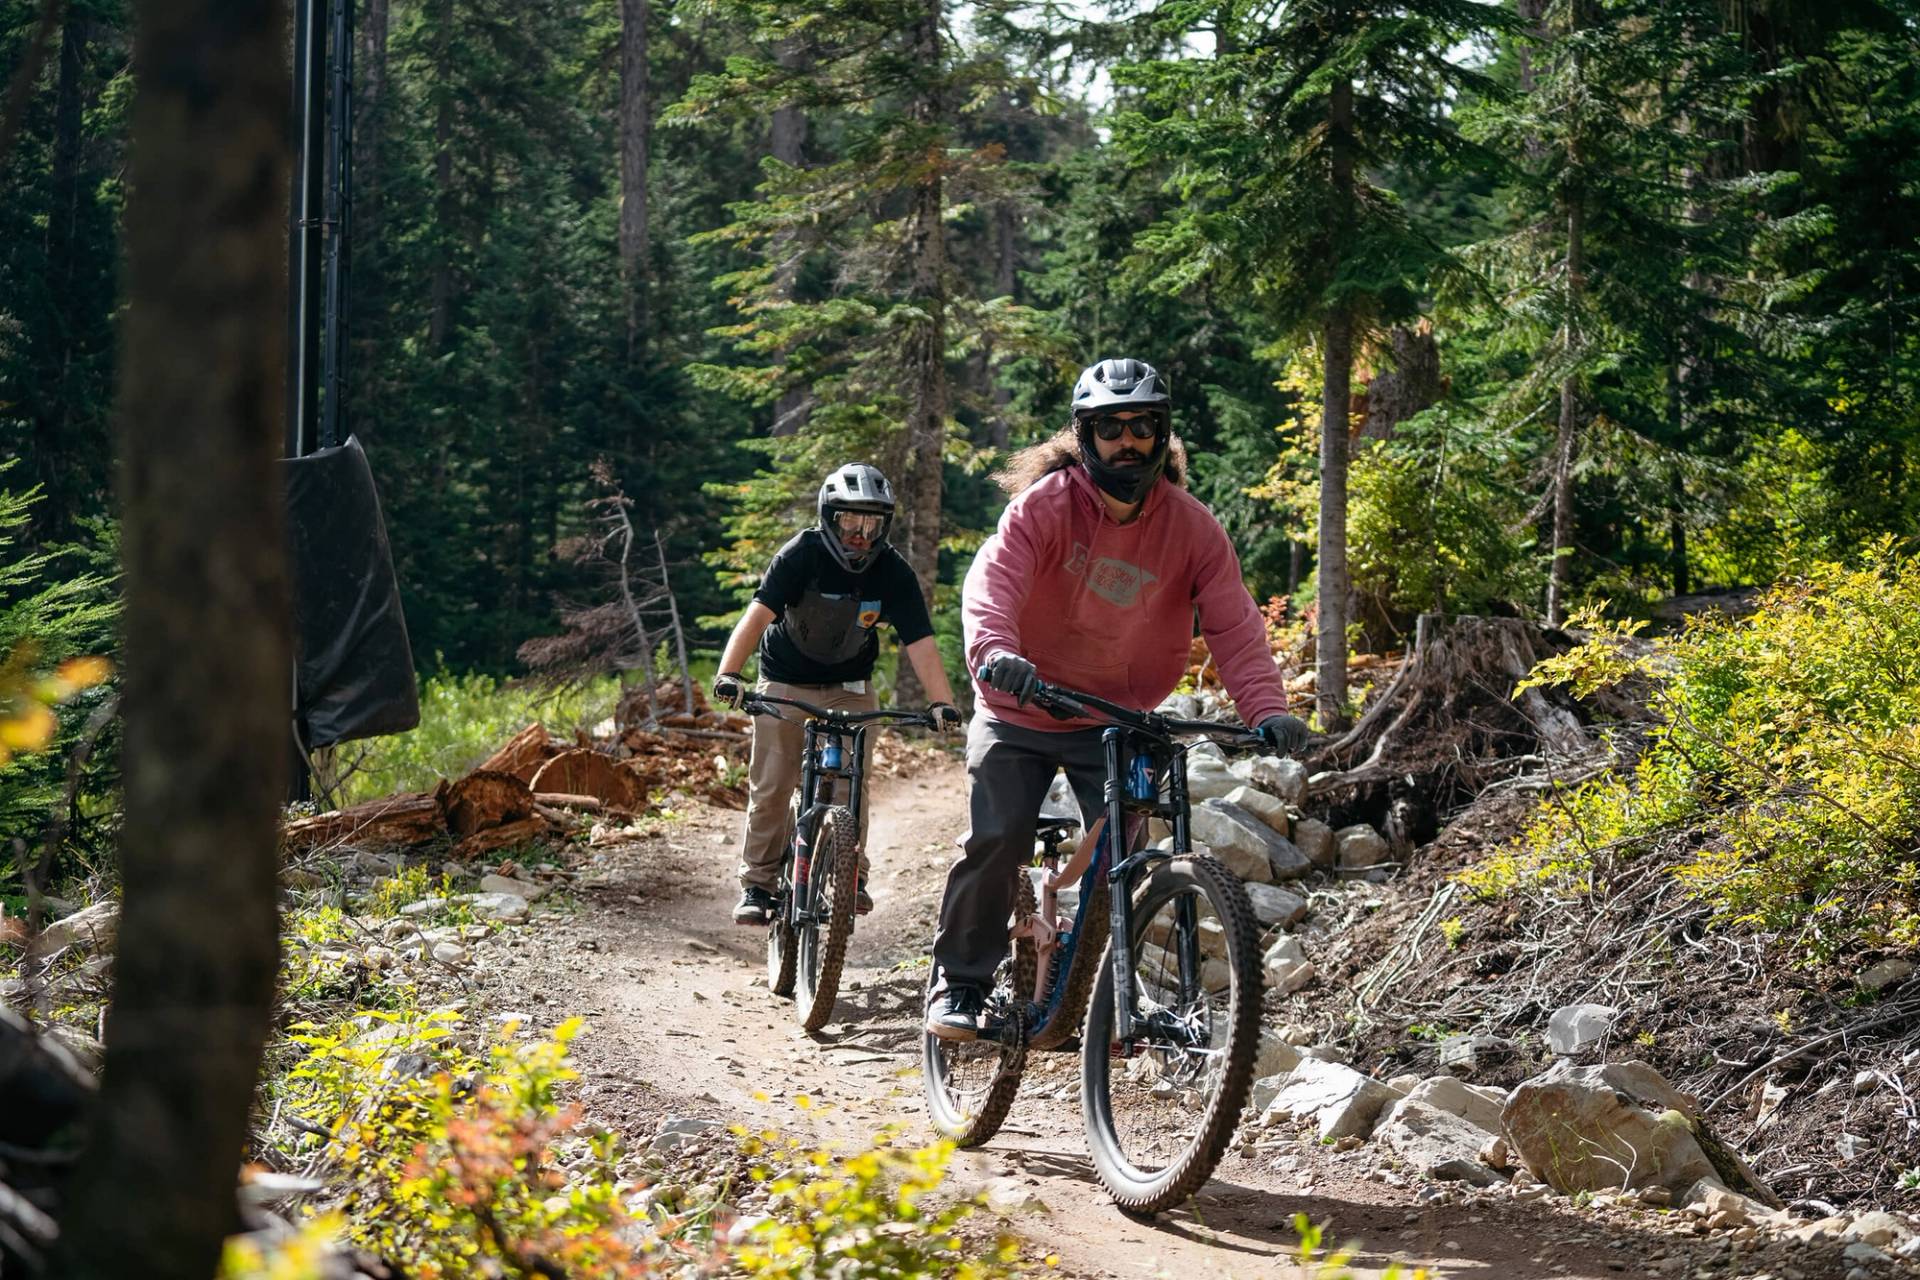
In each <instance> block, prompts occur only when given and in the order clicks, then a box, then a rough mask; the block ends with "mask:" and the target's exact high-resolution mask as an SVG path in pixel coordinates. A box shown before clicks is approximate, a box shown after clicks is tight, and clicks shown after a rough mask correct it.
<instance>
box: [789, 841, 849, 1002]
mask: <svg viewBox="0 0 1920 1280" xmlns="http://www.w3.org/2000/svg"><path fill="white" fill-rule="evenodd" d="M859 844H860V824H859V823H858V822H856V821H855V820H854V817H853V811H852V810H850V809H846V808H843V807H841V806H838V805H836V806H835V807H833V808H831V809H829V810H827V812H826V815H825V816H824V817H823V818H821V820H820V829H819V832H818V834H817V835H816V837H815V839H814V842H813V869H812V871H811V872H810V874H809V875H808V882H807V887H806V896H805V898H804V899H803V901H802V903H801V906H802V907H803V910H802V911H801V912H799V913H797V914H798V916H799V921H800V923H799V925H798V927H797V928H795V930H794V935H795V941H796V943H797V946H796V948H795V950H796V951H797V952H798V956H797V959H798V962H799V963H798V964H797V966H796V972H797V977H798V979H799V981H798V984H797V985H796V986H795V988H794V993H793V1007H794V1012H795V1013H797V1014H798V1015H799V1017H800V1025H801V1026H803V1027H805V1028H806V1029H807V1030H808V1031H818V1030H819V1029H820V1028H822V1027H824V1026H826V1025H827V1024H828V1023H829V1022H831V1021H833V1005H834V1001H836V1000H837V999H839V997H840V968H841V966H842V965H844V964H845V963H846V959H847V942H848V940H849V939H851V938H852V937H853V916H854V906H855V902H856V899H857V897H858V894H859V892H860V848H859Z"/></svg>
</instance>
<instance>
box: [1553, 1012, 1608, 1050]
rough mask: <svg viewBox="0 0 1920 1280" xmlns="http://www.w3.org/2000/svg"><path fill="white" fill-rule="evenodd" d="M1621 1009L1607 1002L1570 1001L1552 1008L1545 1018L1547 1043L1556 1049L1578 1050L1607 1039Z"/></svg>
mask: <svg viewBox="0 0 1920 1280" xmlns="http://www.w3.org/2000/svg"><path fill="white" fill-rule="evenodd" d="M1619 1016H1620V1011H1619V1010H1618V1009H1616V1008H1614V1007H1613V1006H1612V1005H1606V1004H1570V1005H1566V1006H1564V1007H1562V1008H1559V1009H1555V1010H1554V1011H1553V1016H1552V1017H1551V1018H1548V1019H1547V1047H1548V1048H1549V1049H1552V1050H1553V1051H1554V1052H1555V1053H1561V1054H1571V1053H1578V1052H1580V1051H1581V1050H1582V1049H1585V1048H1587V1047H1588V1046H1589V1045H1595V1044H1599V1043H1600V1042H1601V1041H1602V1040H1604V1039H1606V1037H1607V1032H1608V1031H1609V1030H1611V1029H1612V1027H1613V1020H1614V1019H1615V1018H1617V1017H1619Z"/></svg>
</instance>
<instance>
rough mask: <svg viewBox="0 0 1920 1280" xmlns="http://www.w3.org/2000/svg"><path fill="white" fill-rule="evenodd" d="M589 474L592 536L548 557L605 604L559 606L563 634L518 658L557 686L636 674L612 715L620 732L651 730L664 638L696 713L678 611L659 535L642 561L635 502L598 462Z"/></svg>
mask: <svg viewBox="0 0 1920 1280" xmlns="http://www.w3.org/2000/svg"><path fill="white" fill-rule="evenodd" d="M592 475H593V479H594V482H595V484H596V485H598V486H599V489H600V496H598V497H596V498H593V499H591V500H590V501H588V503H587V509H588V511H589V512H590V513H591V515H592V517H593V521H594V524H595V526H596V528H595V531H594V532H593V533H591V534H588V535H586V536H583V537H579V538H570V539H567V540H566V541H564V542H562V543H560V544H559V545H558V546H556V547H555V548H554V554H555V555H556V556H558V557H560V558H561V559H565V560H568V561H571V562H572V563H574V564H577V565H580V566H581V567H582V568H583V569H584V570H586V571H587V572H588V573H589V574H592V575H594V576H597V577H599V578H601V579H602V581H603V582H604V583H605V589H606V595H607V596H608V597H611V598H602V599H600V600H598V601H594V602H590V603H588V602H570V603H567V604H565V605H563V606H562V607H561V610H560V623H561V625H562V626H563V627H565V628H566V630H565V631H564V632H562V633H561V634H560V635H557V636H538V637H536V638H534V639H532V640H528V641H527V642H526V643H524V644H522V645H521V646H520V648H519V651H518V657H519V659H520V661H521V662H523V663H525V664H526V665H527V666H528V667H529V668H530V669H531V670H532V671H533V672H534V675H535V678H536V679H539V680H542V681H544V682H546V683H549V684H552V685H556V686H565V685H579V684H584V683H586V682H587V681H590V680H593V679H595V678H597V677H599V676H603V675H609V674H615V673H618V674H619V675H620V676H621V677H622V679H625V678H626V676H627V674H628V673H631V672H636V671H637V672H639V674H640V683H639V685H638V686H637V687H636V689H635V690H634V691H633V693H632V694H631V695H629V696H628V697H623V698H622V699H621V703H620V708H619V709H618V710H617V711H616V713H615V714H616V718H617V720H619V721H620V722H621V724H620V727H621V728H625V727H627V725H628V724H629V723H638V724H642V725H645V726H646V727H648V728H653V727H654V726H656V725H657V724H658V723H659V714H660V713H659V707H658V706H657V695H658V690H659V687H660V672H659V671H658V669H657V667H656V664H655V661H654V652H655V650H656V649H657V648H658V647H659V646H660V644H661V643H662V642H663V641H665V640H666V639H668V638H669V637H671V639H672V641H673V655H674V665H675V667H677V673H676V674H677V676H678V683H679V685H680V694H681V701H682V702H683V704H684V707H685V710H686V711H688V712H693V711H695V710H697V707H696V706H695V695H694V690H693V677H692V674H691V672H690V670H689V668H688V665H687V640H686V633H685V629H684V627H683V626H682V625H681V621H680V605H679V602H678V601H677V600H676V599H675V598H674V595H673V582H672V577H671V573H670V566H669V565H668V563H667V555H666V548H665V544H664V543H663V542H662V540H661V537H660V531H659V530H658V529H655V530H653V548H652V550H653V555H652V556H648V555H647V554H646V548H644V547H643V546H640V545H639V534H638V532H637V531H636V530H635V529H634V527H633V519H632V510H633V499H631V498H629V497H627V495H626V494H625V492H623V491H622V490H621V488H620V487H619V484H618V483H617V482H616V481H615V480H614V478H613V471H612V468H611V467H610V466H608V465H607V463H606V462H605V461H604V460H602V461H599V462H596V463H594V464H593V468H592Z"/></svg>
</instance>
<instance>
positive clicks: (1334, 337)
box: [1314, 79, 1354, 729]
mask: <svg viewBox="0 0 1920 1280" xmlns="http://www.w3.org/2000/svg"><path fill="white" fill-rule="evenodd" d="M1327 124H1328V140H1327V146H1328V149H1329V156H1330V159H1331V162H1332V170H1333V173H1332V176H1333V198H1334V207H1335V209H1336V210H1342V211H1344V210H1350V209H1351V208H1352V207H1353V181H1354V179H1353V149H1352V135H1353V84H1352V82H1351V81H1348V80H1344V79H1343V80H1341V81H1339V82H1338V83H1336V84H1335V85H1334V86H1333V91H1332V93H1331V94H1330V95H1329V100H1328V104H1327ZM1338 266H1339V264H1338V263H1337V262H1333V263H1330V264H1329V266H1328V274H1329V275H1332V274H1334V273H1335V272H1337V270H1338ZM1322 337H1323V339H1324V343H1325V347H1326V373H1325V377H1324V379H1323V389H1322V392H1321V398H1320V549H1319V554H1318V556H1317V557H1316V559H1317V563H1318V569H1319V574H1320V581H1319V593H1318V600H1317V604H1318V614H1319V621H1318V623H1317V626H1316V629H1315V639H1316V643H1315V646H1314V651H1315V659H1314V661H1315V668H1314V670H1315V684H1316V690H1315V694H1314V700H1315V706H1316V708H1317V710H1318V711H1319V713H1320V722H1321V725H1322V726H1323V727H1325V728H1328V729H1331V728H1333V727H1335V726H1336V725H1339V724H1341V723H1342V722H1343V721H1344V720H1345V718H1346V706H1347V594H1348V591H1349V582H1348V574H1347V444H1348V441H1347V430H1348V420H1347V415H1348V409H1349V400H1348V396H1349V392H1350V389H1351V385H1352V377H1353V313H1352V311H1351V310H1350V309H1349V308H1348V306H1347V305H1346V304H1345V303H1338V304H1336V305H1335V306H1334V308H1333V310H1332V311H1331V312H1330V313H1329V314H1328V315H1327V318H1326V323H1325V326H1324V328H1323V331H1322Z"/></svg>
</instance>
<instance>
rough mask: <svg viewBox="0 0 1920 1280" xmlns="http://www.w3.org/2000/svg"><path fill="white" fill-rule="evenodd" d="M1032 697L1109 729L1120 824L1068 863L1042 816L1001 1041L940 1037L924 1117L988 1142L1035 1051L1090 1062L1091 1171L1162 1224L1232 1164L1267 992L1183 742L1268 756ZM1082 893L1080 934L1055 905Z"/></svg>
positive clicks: (1175, 728)
mask: <svg viewBox="0 0 1920 1280" xmlns="http://www.w3.org/2000/svg"><path fill="white" fill-rule="evenodd" d="M981 679H982V681H983V682H984V681H985V679H986V677H985V675H984V674H983V675H982V677H981ZM1033 701H1034V703H1035V704H1036V705H1038V706H1040V707H1041V708H1043V709H1045V710H1046V711H1048V712H1050V713H1052V714H1053V715H1055V716H1058V717H1060V718H1061V719H1071V718H1088V719H1099V720H1104V721H1106V722H1108V725H1109V727H1108V728H1107V729H1106V730H1105V731H1104V733H1103V734H1102V735H1101V736H1102V741H1103V742H1104V744H1105V747H1106V767H1107V781H1106V790H1105V796H1106V812H1105V814H1104V815H1102V816H1101V817H1100V818H1099V819H1098V820H1097V821H1096V822H1095V823H1094V824H1093V827H1092V829H1091V830H1089V831H1088V832H1087V833H1086V836H1085V838H1084V839H1082V840H1081V841H1080V843H1079V846H1078V848H1077V849H1076V850H1075V851H1074V853H1073V856H1072V857H1071V858H1070V859H1068V860H1066V861H1065V863H1064V865H1062V858H1063V855H1064V853H1065V847H1066V843H1065V832H1066V827H1065V825H1064V824H1063V823H1062V822H1061V820H1060V815H1057V814H1054V813H1051V812H1045V813H1043V814H1042V816H1041V822H1040V828H1039V831H1040V835H1041V839H1040V841H1039V851H1038V852H1037V853H1036V855H1035V861H1036V862H1037V863H1038V864H1039V865H1040V868H1041V869H1040V871H1039V872H1038V874H1037V875H1035V874H1032V873H1030V872H1029V871H1028V869H1027V868H1024V867H1023V868H1021V871H1020V876H1019V883H1018V885H1017V887H1016V891H1015V905H1014V913H1013V922H1012V930H1011V934H1012V937H1011V945H1010V947H1009V949H1008V955H1007V959H1006V960H1005V961H1004V962H1002V964H1001V966H1000V968H999V970H998V971H996V973H995V975H994V990H993V992H992V995H991V997H990V999H989V1001H988V1011H989V1019H988V1021H989V1025H990V1026H991V1027H992V1028H993V1029H992V1030H991V1031H989V1032H986V1033H983V1034H982V1036H981V1038H980V1039H978V1040H973V1041H950V1040H942V1039H940V1038H938V1037H936V1036H934V1035H932V1034H931V1033H928V1034H927V1035H926V1036H925V1046H924V1049H923V1064H922V1065H923V1073H924V1077H925V1082H926V1094H927V1112H928V1114H929V1116H931V1117H932V1120H933V1123H934V1126H935V1127H936V1128H937V1129H938V1130H939V1131H940V1132H941V1133H942V1134H943V1135H945V1136H946V1137H948V1138H950V1139H952V1140H953V1141H954V1142H956V1143H958V1144H959V1145H961V1146H963V1147H970V1146H977V1145H979V1144H981V1143H983V1142H986V1141H987V1140H988V1139H989V1138H991V1137H992V1136H993V1135H994V1134H995V1133H996V1132H998V1130H999V1128H1000V1125H1001V1122H1002V1121H1004V1120H1005V1119H1006V1115H1007V1110H1008V1108H1009V1107H1011V1106H1012V1105H1013V1098H1014V1094H1015V1093H1017V1092H1018V1091H1019V1088H1020V1075H1021V1072H1022V1070H1023V1069H1024V1067H1025V1064H1026V1055H1027V1054H1028V1053H1030V1052H1034V1051H1036V1050H1056V1051H1071V1050H1073V1049H1076V1048H1078V1049H1079V1050H1080V1055H1081V1090H1080V1097H1081V1108H1082V1112H1083V1114H1084V1118H1085V1120H1086V1126H1087V1143H1088V1146H1089V1148H1090V1150H1091V1152H1092V1155H1093V1164H1094V1169H1095V1171H1096V1172H1098V1174H1099V1175H1100V1181H1101V1182H1102V1183H1104V1184H1105V1185H1106V1188H1107V1190H1108V1192H1109V1193H1110V1194H1111V1195H1112V1196H1113V1198H1114V1200H1115V1201H1116V1202H1117V1203H1118V1204H1119V1205H1120V1206H1121V1207H1122V1208H1124V1209H1127V1210H1130V1211H1133V1212H1136V1213H1157V1212H1159V1211H1160V1210H1162V1209H1167V1208H1171V1207H1172V1206H1174V1205H1176V1204H1179V1203H1181V1202H1182V1201H1184V1200H1186V1199H1187V1197H1189V1196H1191V1195H1192V1194H1193V1193H1194V1192H1195V1191H1197V1190H1199V1188H1200V1186H1201V1185H1202V1184H1203V1183H1204V1182H1206V1180H1207V1179H1208V1177H1210V1176H1211V1175H1212V1173H1213V1170H1214V1167H1215V1166H1216V1165H1218V1164H1219V1162H1220V1157H1221V1156H1222V1155H1224V1154H1225V1153H1226V1149H1227V1143H1228V1142H1229V1141H1230V1140H1231V1139H1232V1136H1233V1130H1234V1126H1235V1125H1236V1124H1237V1123H1238V1121H1239V1118H1240V1112H1241V1110H1242V1108H1244V1107H1245V1106H1246V1102H1247V1097H1248V1094H1249V1093H1250V1092H1251V1090H1252V1088H1253V1066H1254V1058H1255V1053H1256V1050H1257V1047H1258V1044H1259V1039H1260V997H1261V993H1262V982H1263V979H1262V974H1261V968H1260V950H1259V938H1260V935H1259V929H1258V926H1257V925H1256V923H1255V921H1254V916H1253V907H1252V905H1251V904H1250V903H1249V902H1248V900H1247V892H1246V889H1245V888H1244V887H1243V886H1242V885H1241V883H1240V881H1239V879H1238V878H1237V877H1235V876H1234V874H1233V873H1232V872H1230V871H1228V870H1227V868H1226V867H1225V866H1224V865H1222V864H1221V863H1220V862H1219V861H1217V860H1216V859H1214V858H1212V857H1209V856H1206V855H1196V854H1194V853H1193V852H1192V848H1193V845H1192V839H1191V836H1190V834H1189V832H1188V801H1187V768H1186V752H1187V748H1186V746H1185V744H1184V743H1182V742H1181V741H1180V739H1181V738H1182V737H1191V736H1206V737H1211V738H1214V739H1217V740H1220V741H1223V742H1225V743H1228V744H1231V745H1239V746H1256V745H1258V746H1264V745H1265V742H1264V740H1263V739H1261V738H1260V737H1259V736H1258V735H1257V734H1253V733H1249V732H1248V731H1247V730H1245V729H1243V728H1241V727H1239V726H1238V725H1225V724H1215V723H1213V722H1211V721H1207V720H1179V719H1175V718H1173V717H1171V716H1164V715H1160V714H1158V713H1156V712H1150V711H1134V710H1130V709H1128V708H1126V707H1122V706H1117V705H1115V704H1114V703H1111V702H1108V701H1106V700H1104V699H1102V698H1097V697H1094V696H1092V695H1090V694H1085V693H1077V692H1075V691H1073V690H1071V689H1064V688H1061V687H1059V686H1057V685H1050V684H1046V683H1044V682H1043V683H1041V684H1040V685H1039V686H1038V688H1037V689H1036V691H1035V692H1034V695H1033ZM1150 818H1159V819H1161V820H1163V821H1164V822H1166V823H1168V824H1169V825H1170V826H1171V827H1172V830H1173V841H1172V848H1171V849H1157V848H1146V847H1144V845H1145V843H1146V839H1145V836H1146V827H1147V822H1148V820H1149V819H1150ZM1115 833H1118V836H1117V838H1116V834H1115ZM1036 880H1037V881H1038V891H1037V894H1036V886H1035V881H1036ZM1075 883H1078V884H1080V885H1081V886H1082V891H1081V893H1080V902H1079V906H1078V908H1077V910H1076V911H1075V912H1074V914H1073V918H1072V919H1071V920H1068V919H1065V918H1063V917H1062V916H1061V915H1060V914H1059V911H1058V907H1057V904H1056V897H1057V894H1058V892H1059V891H1060V890H1061V889H1064V888H1066V887H1068V886H1069V885H1073V884H1075ZM1102 889H1105V891H1106V892H1104V893H1102V892H1100V891H1101V890H1102ZM1089 997H1091V998H1089ZM1083 1013H1084V1022H1083V1019H1082V1015H1083ZM1076 1033H1078V1034H1077V1035H1076Z"/></svg>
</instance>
